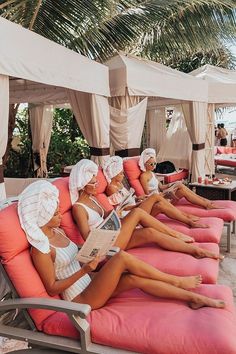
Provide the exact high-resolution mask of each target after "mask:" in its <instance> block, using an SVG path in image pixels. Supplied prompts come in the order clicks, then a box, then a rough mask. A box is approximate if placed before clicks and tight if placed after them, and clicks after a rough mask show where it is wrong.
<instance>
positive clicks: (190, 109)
mask: <svg viewBox="0 0 236 354" xmlns="http://www.w3.org/2000/svg"><path fill="white" fill-rule="evenodd" d="M182 110H183V113H184V118H185V122H186V125H187V129H188V133H189V136H190V139H191V141H192V159H191V161H192V162H191V181H192V182H197V179H198V176H202V177H204V176H205V141H206V122H207V103H206V102H190V103H184V104H182Z"/></svg>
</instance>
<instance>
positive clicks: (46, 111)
mask: <svg viewBox="0 0 236 354" xmlns="http://www.w3.org/2000/svg"><path fill="white" fill-rule="evenodd" d="M29 111H30V127H31V135H32V150H33V153H38V154H39V159H40V161H39V166H37V167H38V168H36V173H37V177H48V170H47V153H48V148H49V144H50V139H51V133H52V122H53V106H52V105H41V106H30V108H29Z"/></svg>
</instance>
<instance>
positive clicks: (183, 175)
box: [159, 170, 188, 183]
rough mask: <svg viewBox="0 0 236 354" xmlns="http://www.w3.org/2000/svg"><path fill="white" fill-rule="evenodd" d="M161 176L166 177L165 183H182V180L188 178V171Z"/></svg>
mask: <svg viewBox="0 0 236 354" xmlns="http://www.w3.org/2000/svg"><path fill="white" fill-rule="evenodd" d="M159 176H163V177H164V183H172V182H175V181H181V180H182V179H186V178H188V170H182V171H180V172H178V171H175V172H173V173H170V174H160V175H159Z"/></svg>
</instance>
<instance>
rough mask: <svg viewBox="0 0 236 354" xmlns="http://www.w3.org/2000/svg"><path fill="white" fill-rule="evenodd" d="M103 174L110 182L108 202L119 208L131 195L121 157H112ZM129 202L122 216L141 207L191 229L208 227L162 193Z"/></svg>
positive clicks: (153, 214) (107, 192)
mask: <svg viewBox="0 0 236 354" xmlns="http://www.w3.org/2000/svg"><path fill="white" fill-rule="evenodd" d="M103 173H104V175H105V177H106V180H107V182H108V186H107V188H106V194H107V196H108V200H109V202H110V204H112V205H114V206H116V207H118V208H119V206H120V205H121V204H122V200H124V198H126V197H128V195H129V194H130V191H128V190H127V189H126V188H125V187H124V185H123V183H122V181H123V178H124V173H123V160H122V158H121V157H119V156H112V157H110V158H109V159H108V160H107V162H106V163H105V165H104V168H103ZM129 201H130V204H129V205H128V206H125V208H123V209H122V214H121V215H122V216H124V215H126V214H127V213H128V212H129V211H130V210H131V209H133V208H135V207H137V206H139V208H141V209H143V210H145V211H146V212H147V213H148V214H151V215H152V216H156V215H158V214H160V213H163V214H165V215H166V216H168V217H170V218H171V219H175V220H178V221H180V222H183V223H184V224H187V225H188V226H190V227H207V226H206V225H203V224H200V223H199V222H197V221H198V220H199V218H198V217H197V216H194V215H190V214H186V213H183V212H182V211H181V210H179V209H177V208H176V207H175V206H174V205H172V204H171V203H169V202H168V200H167V199H165V198H164V197H163V196H162V195H161V194H160V193H159V194H157V193H155V192H153V193H152V194H151V195H149V196H148V195H146V196H143V197H138V198H137V197H136V198H135V197H133V199H132V198H129ZM160 231H161V230H160Z"/></svg>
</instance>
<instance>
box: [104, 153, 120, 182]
mask: <svg viewBox="0 0 236 354" xmlns="http://www.w3.org/2000/svg"><path fill="white" fill-rule="evenodd" d="M121 171H123V159H122V158H121V157H120V156H111V157H110V158H109V159H108V160H107V161H106V163H105V165H104V167H103V173H104V176H105V177H106V180H107V182H108V183H111V180H112V178H113V177H115V176H117V175H118V174H119V173H120V172H121Z"/></svg>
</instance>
